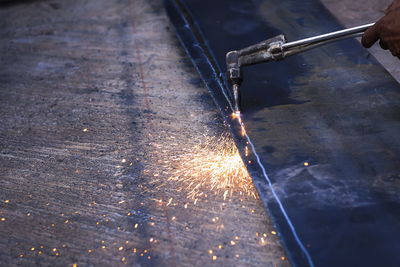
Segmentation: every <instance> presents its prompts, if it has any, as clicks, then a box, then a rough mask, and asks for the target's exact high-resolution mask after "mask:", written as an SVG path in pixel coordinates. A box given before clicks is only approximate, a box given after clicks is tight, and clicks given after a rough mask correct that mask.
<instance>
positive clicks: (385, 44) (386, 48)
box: [379, 39, 389, 50]
mask: <svg viewBox="0 0 400 267" xmlns="http://www.w3.org/2000/svg"><path fill="white" fill-rule="evenodd" d="M379 45H380V46H381V47H382V49H384V50H388V49H389V46H388V44H387V43H386V42H385V41H382V39H381V40H380V41H379Z"/></svg>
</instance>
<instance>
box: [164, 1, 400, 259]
mask: <svg viewBox="0 0 400 267" xmlns="http://www.w3.org/2000/svg"><path fill="white" fill-rule="evenodd" d="M165 3H166V7H167V11H168V13H169V16H170V18H171V20H172V22H173V23H174V25H175V26H176V29H177V32H178V35H179V37H180V40H181V42H182V44H183V45H184V47H185V49H186V51H187V52H188V54H189V55H190V57H191V58H192V60H193V63H194V65H195V66H196V68H197V70H198V71H199V73H200V75H201V77H202V78H203V80H204V81H205V83H206V85H207V86H208V88H209V89H210V92H211V94H212V95H213V97H214V100H215V102H216V103H217V106H218V107H219V108H220V110H221V113H222V115H223V117H224V119H225V120H226V121H227V123H228V124H229V125H230V127H231V129H232V132H233V135H234V137H235V139H236V141H237V144H238V147H239V150H240V151H241V152H243V151H244V147H245V146H248V147H249V148H250V149H251V152H252V153H251V154H250V155H249V156H245V155H244V153H243V158H244V160H245V162H246V165H247V167H248V169H249V171H250V174H251V176H252V177H253V181H254V183H255V185H256V187H257V190H258V191H259V193H260V195H261V198H262V199H263V201H264V203H265V204H266V206H267V209H268V211H269V212H270V214H271V215H272V217H273V219H274V222H275V223H276V226H277V227H278V229H279V232H280V234H281V236H282V240H283V242H284V245H285V247H286V249H287V251H288V254H289V256H290V260H291V262H292V263H293V264H294V265H297V266H307V265H316V266H400V253H399V252H400V171H399V169H400V137H399V133H400V86H399V84H398V83H397V82H396V81H395V80H394V79H393V78H392V77H391V76H390V75H389V74H388V73H387V72H386V71H385V70H384V69H383V68H382V67H381V66H380V65H379V64H378V63H377V62H376V60H375V59H374V58H372V57H371V56H370V55H369V54H368V52H367V50H365V49H363V48H362V47H361V46H360V45H359V43H358V42H357V41H355V40H346V41H340V42H337V43H334V44H330V45H327V46H325V47H321V48H317V49H315V50H312V51H308V52H305V53H303V54H300V55H296V56H293V57H291V58H287V59H285V60H284V61H281V62H272V63H267V64H263V65H257V66H253V67H248V68H247V69H245V70H244V75H245V78H244V82H243V85H242V88H241V90H242V101H243V102H242V107H243V109H244V124H245V127H246V133H247V134H246V135H245V136H242V135H241V132H240V126H239V124H238V122H237V120H232V118H231V117H230V114H231V112H232V110H231V108H230V105H231V103H230V100H229V98H230V92H229V90H228V88H227V85H226V80H225V78H224V71H225V54H226V52H228V51H230V50H235V49H239V48H243V47H245V46H248V45H251V44H254V43H256V42H258V41H261V40H263V39H267V38H269V37H273V36H275V35H277V34H280V33H284V34H285V35H286V37H287V39H288V40H296V39H300V38H304V37H308V36H312V35H316V34H321V33H324V32H330V31H334V30H339V29H342V28H343V27H342V26H341V25H340V24H339V23H338V22H337V21H336V20H335V18H334V17H333V16H332V15H331V14H330V13H329V12H328V11H327V10H326V9H325V8H324V7H323V6H322V5H321V4H320V2H319V1H318V0H305V1H301V3H300V2H299V1H296V0H279V1H278V0H257V1H243V0H218V1H211V0H166V1H165ZM305 163H307V164H305ZM306 165H307V166H306ZM243 223H245V222H243Z"/></svg>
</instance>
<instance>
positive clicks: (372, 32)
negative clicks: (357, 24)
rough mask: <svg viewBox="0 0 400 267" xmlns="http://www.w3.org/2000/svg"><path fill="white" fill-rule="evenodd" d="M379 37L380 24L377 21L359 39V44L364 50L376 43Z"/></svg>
mask: <svg viewBox="0 0 400 267" xmlns="http://www.w3.org/2000/svg"><path fill="white" fill-rule="evenodd" d="M379 35H380V24H379V21H378V22H377V23H375V24H374V25H373V26H371V27H369V28H368V29H367V30H366V31H365V32H364V35H363V37H362V39H361V43H362V45H363V46H364V47H365V48H370V47H371V46H372V45H373V44H374V43H375V42H376V41H378V39H379Z"/></svg>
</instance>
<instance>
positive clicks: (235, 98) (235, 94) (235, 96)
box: [232, 83, 240, 115]
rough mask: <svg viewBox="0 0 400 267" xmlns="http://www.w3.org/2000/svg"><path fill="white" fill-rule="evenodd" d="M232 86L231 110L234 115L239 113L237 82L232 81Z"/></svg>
mask: <svg viewBox="0 0 400 267" xmlns="http://www.w3.org/2000/svg"><path fill="white" fill-rule="evenodd" d="M232 88H233V98H234V101H235V103H234V106H233V108H234V110H233V112H234V113H235V114H236V115H239V114H240V97H239V84H237V83H234V84H233V85H232Z"/></svg>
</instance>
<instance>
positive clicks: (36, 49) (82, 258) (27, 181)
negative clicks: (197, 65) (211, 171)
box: [0, 0, 288, 266]
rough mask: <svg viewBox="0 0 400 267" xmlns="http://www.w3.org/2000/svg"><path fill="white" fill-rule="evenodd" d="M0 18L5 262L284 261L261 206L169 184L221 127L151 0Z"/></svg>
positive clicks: (8, 9) (31, 4)
mask: <svg viewBox="0 0 400 267" xmlns="http://www.w3.org/2000/svg"><path fill="white" fill-rule="evenodd" d="M0 18H1V19H0V116H1V124H0V173H1V186H0V198H1V204H0V217H1V218H2V219H1V221H0V262H1V263H2V265H3V266H17V265H18V266H20V265H22V266H32V265H40V266H73V264H77V266H118V265H124V264H128V265H133V266H153V265H161V266H177V265H182V266H193V265H195V266H202V265H206V266H208V265H212V264H214V265H217V266H221V265H223V266H233V265H235V266H240V265H241V266H249V265H252V266H287V265H288V262H287V260H286V259H285V258H284V257H285V254H284V252H283V250H282V248H281V246H280V245H279V240H278V237H277V236H276V235H274V234H275V232H274V229H273V227H272V225H271V222H270V220H269V218H268V217H267V215H266V214H265V212H264V207H263V205H262V204H261V202H260V200H256V199H254V198H252V197H251V196H247V195H240V194H239V193H238V192H235V194H234V196H232V197H228V198H227V199H226V200H224V199H223V198H222V196H221V195H214V194H213V192H212V191H211V190H209V191H207V190H205V193H206V194H207V196H206V197H205V196H203V197H201V198H199V199H198V201H196V203H194V200H193V199H189V198H188V197H187V193H188V192H187V188H185V187H182V184H179V183H177V182H173V181H170V182H167V179H168V178H169V177H170V176H171V169H172V170H173V169H174V168H176V166H175V165H171V162H172V159H178V167H177V168H179V160H181V161H182V160H184V159H185V157H184V155H185V154H190V153H192V154H193V153H196V149H194V148H195V147H196V146H197V145H199V144H202V143H207V142H208V141H207V140H208V138H209V137H210V136H219V135H221V133H222V132H224V126H223V124H222V122H221V120H220V118H219V114H218V113H217V111H216V109H215V107H214V104H213V103H212V100H211V99H210V96H209V93H208V91H207V89H206V88H204V86H203V84H202V83H201V82H200V80H199V78H198V75H197V73H196V72H195V71H194V69H193V67H192V65H191V64H190V62H189V60H188V59H187V58H186V55H185V54H183V52H182V50H181V48H180V45H179V44H178V42H177V40H176V37H175V34H174V32H173V31H172V30H171V26H170V25H169V21H168V19H167V17H166V15H165V13H164V9H163V7H162V5H161V3H160V1H146V0H131V1H117V0H113V1H111V0H107V1H106V0H85V1H77V0H71V1H27V2H21V3H19V2H18V1H14V2H13V3H12V4H7V5H3V6H1V8H0ZM213 152H214V151H212V150H211V151H210V153H213ZM182 155H183V157H182ZM174 164H175V163H174ZM213 256H215V257H214V258H213ZM282 257H283V258H282Z"/></svg>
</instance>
